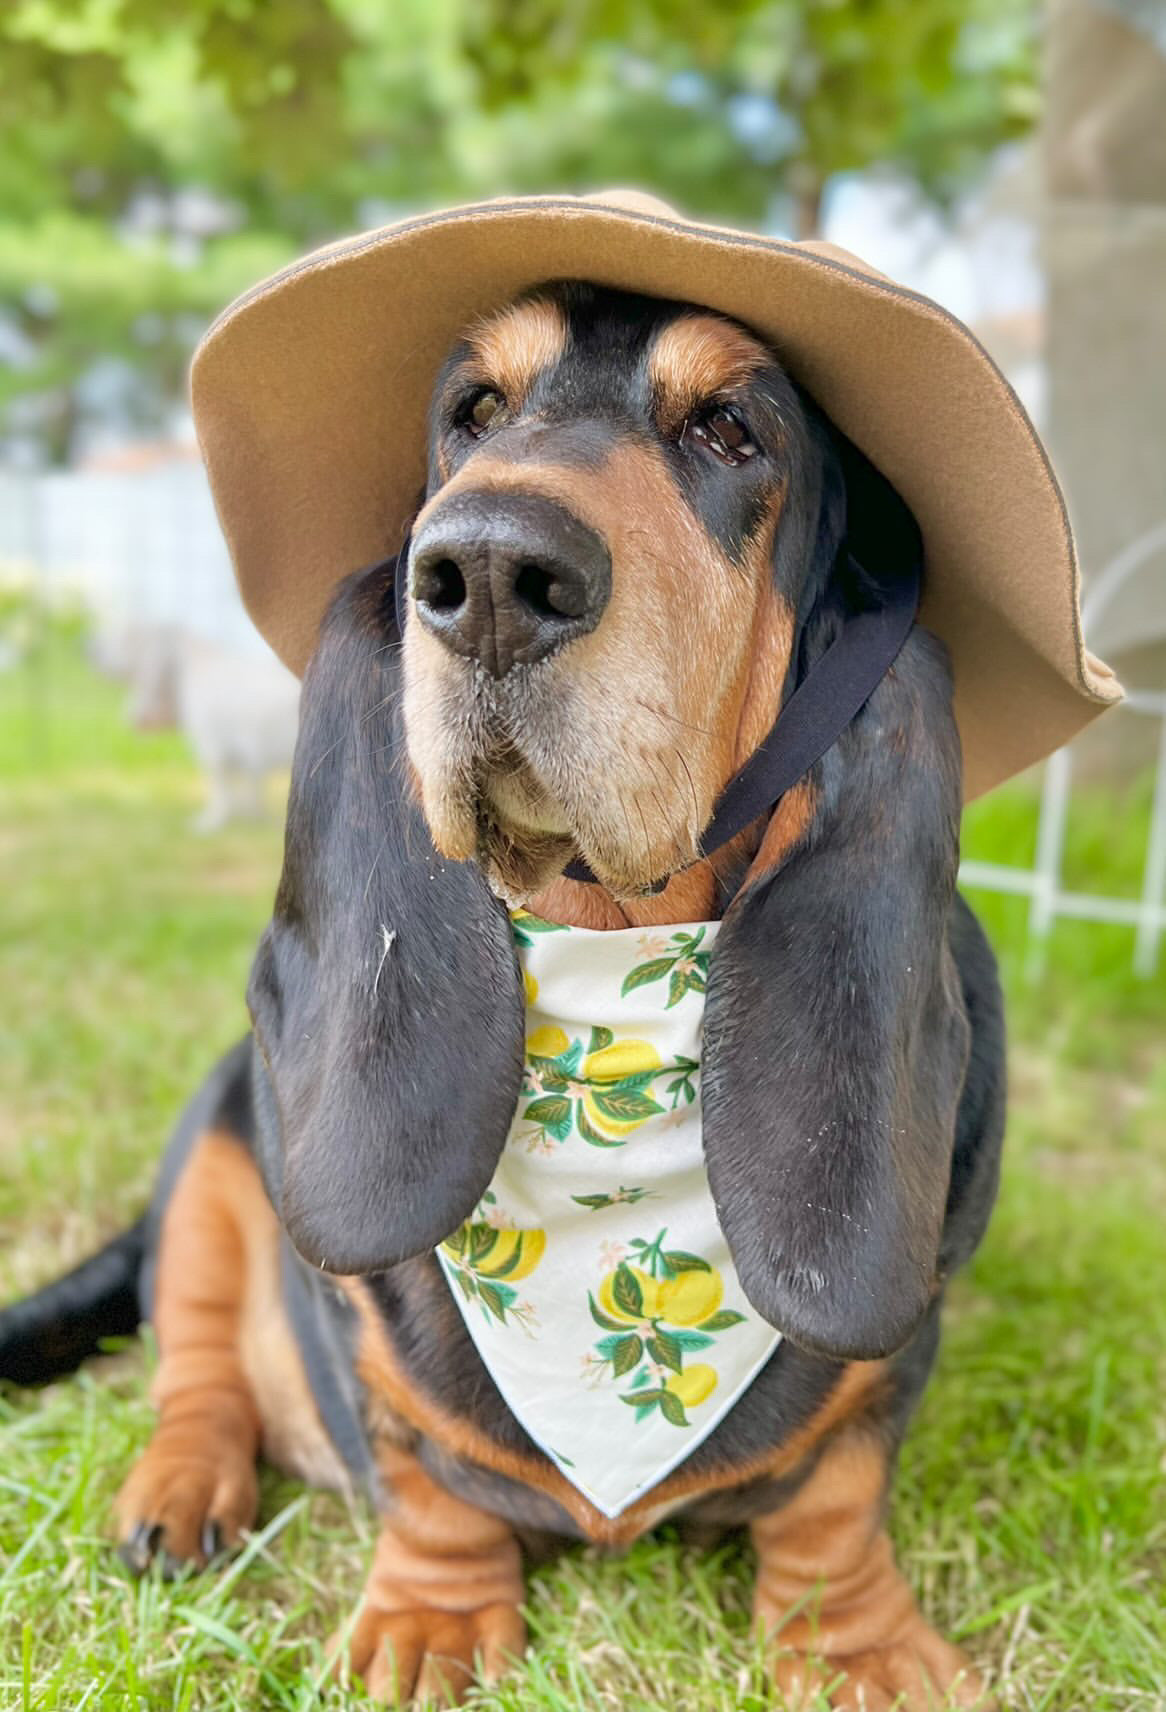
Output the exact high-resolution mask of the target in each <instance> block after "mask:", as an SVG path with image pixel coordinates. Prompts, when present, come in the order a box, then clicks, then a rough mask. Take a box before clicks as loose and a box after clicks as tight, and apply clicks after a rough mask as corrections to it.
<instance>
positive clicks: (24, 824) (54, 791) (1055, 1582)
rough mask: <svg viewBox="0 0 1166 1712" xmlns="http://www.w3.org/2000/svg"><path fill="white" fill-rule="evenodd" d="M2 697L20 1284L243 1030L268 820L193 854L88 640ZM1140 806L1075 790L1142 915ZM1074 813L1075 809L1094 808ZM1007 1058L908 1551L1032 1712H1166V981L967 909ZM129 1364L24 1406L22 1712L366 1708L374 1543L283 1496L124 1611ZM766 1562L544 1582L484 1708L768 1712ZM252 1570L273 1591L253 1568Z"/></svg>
mask: <svg viewBox="0 0 1166 1712" xmlns="http://www.w3.org/2000/svg"><path fill="white" fill-rule="evenodd" d="M24 679H25V674H20V673H16V674H14V673H9V674H8V675H7V676H6V677H0V776H3V778H4V780H5V785H4V787H3V789H4V798H5V801H4V814H3V825H2V829H0V942H2V943H3V946H4V992H5V1000H6V1003H5V1012H6V1014H5V1026H4V1029H3V1031H2V1033H0V1087H2V1089H3V1093H2V1096H0V1237H2V1239H3V1242H2V1245H0V1293H2V1294H3V1295H9V1294H12V1293H15V1292H17V1291H19V1290H23V1289H27V1288H30V1287H31V1286H32V1285H34V1284H35V1283H37V1282H39V1281H40V1280H42V1279H44V1278H46V1277H48V1276H51V1275H52V1274H53V1273H55V1272H56V1271H58V1270H60V1269H61V1268H62V1266H63V1265H64V1264H66V1263H69V1262H72V1261H73V1260H75V1259H77V1258H79V1257H80V1255H81V1254H83V1253H84V1252H85V1251H86V1250H87V1249H88V1248H90V1247H91V1246H92V1245H93V1244H94V1243H95V1242H96V1241H97V1240H99V1239H101V1238H104V1237H105V1236H108V1235H109V1234H110V1233H111V1232H113V1231H114V1230H116V1229H117V1228H118V1227H119V1226H120V1225H121V1224H123V1223H124V1222H125V1221H126V1220H127V1219H128V1218H129V1217H130V1216H131V1215H132V1214H133V1213H134V1212H136V1211H137V1210H138V1209H139V1207H140V1206H141V1204H142V1201H143V1199H144V1197H145V1195H146V1193H147V1191H148V1186H149V1183H150V1180H151V1176H152V1173H153V1169H154V1165H155V1162H156V1160H157V1158H158V1155H159V1153H160V1151H161V1148H162V1145H163V1142H164V1139H165V1136H166V1133H167V1131H168V1129H169V1127H170V1125H171V1123H172V1122H173V1120H174V1118H175V1116H176V1114H177V1112H178V1110H179V1108H180V1107H181V1105H182V1103H183V1101H184V1100H185V1099H186V1098H187V1097H188V1095H189V1094H190V1093H191V1091H192V1090H193V1088H194V1087H195V1085H196V1084H197V1082H198V1080H199V1078H200V1076H201V1075H202V1074H203V1072H204V1071H205V1069H206V1068H207V1066H208V1065H209V1063H210V1062H211V1060H212V1058H213V1057H214V1055H215V1053H217V1052H218V1051H219V1050H220V1049H221V1048H223V1047H224V1046H226V1045H228V1044H229V1043H230V1042H231V1041H232V1040H233V1039H234V1038H236V1037H237V1035H238V1034H239V1033H241V1032H242V1030H243V1029H244V1028H245V1026H246V1017H245V1012H244V1007H243V1001H242V990H243V983H244V980H245V976H246V969H247V964H248V961H249V958H250V955H251V950H252V947H253V944H254V940H255V937H256V935H257V933H258V932H259V930H260V928H261V927H262V925H263V922H264V920H265V918H266V915H267V912H268V910H269V908H270V902H271V897H272V892H273V888H274V884H275V878H276V874H277V869H278V861H279V848H280V834H279V828H278V826H277V825H276V824H275V823H274V822H272V823H271V824H267V825H252V826H242V827H232V828H230V829H228V830H226V831H224V832H222V833H218V834H215V835H214V836H213V837H209V838H202V839H200V838H198V837H195V836H194V835H192V834H191V833H190V832H189V830H188V828H189V821H190V819H191V817H192V815H193V814H194V812H195V810H196V808H197V805H198V800H199V793H198V786H197V781H196V779H195V777H194V774H193V771H192V769H191V767H190V765H189V762H188V761H187V759H186V757H185V755H184V752H183V749H182V745H181V743H180V742H179V740H178V739H177V738H175V737H174V736H172V735H159V736H152V737H149V738H141V737H137V736H134V735H133V734H131V733H128V732H127V731H126V730H125V728H124V724H123V721H122V717H121V695H120V692H119V691H118V690H117V689H116V688H114V687H112V686H110V685H108V684H106V683H103V682H101V681H100V680H98V679H97V678H95V677H93V676H92V675H91V674H90V673H88V672H87V671H85V670H84V669H83V668H82V667H81V666H80V665H79V663H78V661H77V659H76V657H75V653H74V652H72V651H70V649H68V648H66V647H61V648H58V649H56V650H55V651H54V652H53V654H52V658H51V660H50V661H49V663H48V666H47V668H46V672H45V676H44V679H43V681H38V683H37V684H35V685H30V684H29V683H28V682H26V681H24ZM1147 806H1148V798H1147V795H1146V790H1145V786H1144V784H1142V783H1139V784H1138V785H1136V786H1135V787H1133V788H1132V789H1131V791H1130V792H1129V793H1127V794H1125V795H1124V796H1122V797H1120V798H1119V797H1117V796H1115V795H1113V794H1112V793H1104V792H1101V793H1099V792H1093V791H1091V792H1089V793H1087V794H1086V793H1083V794H1082V798H1081V801H1080V804H1079V810H1078V813H1079V816H1080V818H1079V821H1078V822H1077V825H1076V826H1075V830H1074V832H1073V838H1072V841H1071V846H1070V867H1071V881H1072V883H1073V884H1078V885H1088V887H1089V889H1097V890H1114V891H1121V890H1123V889H1124V890H1126V891H1127V892H1128V891H1129V890H1130V889H1131V888H1136V884H1137V877H1138V876H1137V860H1138V859H1140V851H1141V849H1142V846H1143V844H1144V838H1145V820H1146V813H1147ZM1034 816H1035V808H1034V798H1033V794H1032V790H1031V787H1030V785H1029V784H1028V783H1027V782H1021V783H1020V784H1018V785H1015V786H1013V787H1010V788H1009V789H1007V790H1005V791H1002V792H999V793H997V794H996V796H995V797H993V798H991V799H989V801H988V802H985V803H982V804H978V805H976V806H975V808H974V809H973V810H972V812H971V813H970V815H969V824H968V836H967V848H968V852H969V854H972V855H975V856H977V857H981V858H990V859H993V860H1003V861H1024V860H1027V859H1028V855H1029V853H1030V851H1031V845H1032V838H1033V836H1034V829H1035V818H1034ZM1075 818H1076V817H1075ZM973 901H974V902H975V904H976V905H977V907H978V908H981V909H982V911H983V913H984V915H985V918H986V920H987V921H988V924H989V927H990V930H991V932H992V935H993V938H994V940H995V942H996V944H997V947H998V948H999V949H1000V951H1001V953H1002V960H1003V965H1004V969H1005V975H1006V979H1007V984H1008V989H1009V999H1010V1008H1011V1013H1012V1021H1013V1031H1014V1054H1013V1106H1012V1118H1011V1126H1010V1135H1009V1147H1008V1151H1007V1160H1006V1167H1005V1174H1004V1184H1003V1189H1002V1194H1001V1202H1000V1206H999V1209H998V1212H997V1216H996V1219H995V1221H994V1223H993V1226H992V1229H991V1231H990V1233H989V1236H988V1239H987V1241H986V1243H985V1245H984V1247H983V1249H982V1250H981V1252H980V1254H979V1255H978V1256H977V1259H976V1261H975V1263H974V1265H973V1267H972V1268H971V1270H970V1271H969V1273H968V1274H967V1275H966V1276H965V1277H963V1278H961V1279H959V1280H957V1281H956V1283H955V1285H954V1286H953V1288H952V1291H951V1296H950V1308H949V1312H948V1314H947V1317H946V1321H945V1340H944V1346H943V1352H942V1355H941V1359H940V1364H939V1368H938V1371H937V1373H936V1376H935V1379H934V1380H933V1382H932V1384H931V1386H930V1388H929V1390H928V1392H927V1395H926V1397H925V1400H924V1403H923V1406H922V1409H921V1411H920V1416H919V1419H918V1422H917V1423H916V1426H915V1428H914V1430H913V1431H912V1433H911V1435H910V1437H909V1438H908V1441H907V1445H906V1449H905V1452H904V1456H903V1462H902V1470H901V1475H900V1479H899V1482H898V1487H897V1495H896V1501H895V1508H894V1512H893V1527H894V1532H895V1535H896V1538H897V1541H898V1543H899V1546H900V1549H901V1554H902V1561H903V1563H904V1566H905V1568H906V1569H907V1572H908V1574H909V1575H910V1577H911V1579H912V1581H913V1583H914V1584H915V1586H916V1587H917V1589H918V1590H919V1592H920V1594H921V1597H922V1599H923V1602H924V1605H925V1607H926V1609H927V1611H928V1614H929V1615H930V1616H931V1618H932V1619H933V1620H934V1621H935V1622H936V1623H937V1624H938V1625H939V1626H940V1627H941V1628H942V1629H944V1630H945V1631H946V1632H948V1633H949V1634H951V1635H953V1636H959V1637H963V1639H964V1643H965V1644H966V1645H967V1646H968V1648H969V1649H970V1651H971V1652H972V1653H973V1655H974V1656H975V1657H976V1659H977V1661H978V1662H980V1663H982V1664H983V1665H985V1666H986V1667H988V1669H989V1670H990V1671H992V1672H994V1673H995V1676H996V1679H997V1685H998V1692H999V1694H1000V1697H1001V1700H1002V1703H1003V1705H1004V1706H1005V1707H1008V1708H1017V1709H1020V1708H1023V1709H1025V1712H1037V1709H1039V1712H1135V1709H1137V1712H1146V1709H1147V1708H1154V1707H1158V1708H1161V1707H1162V1706H1163V1705H1164V1704H1166V1701H1164V1700H1163V1681H1164V1680H1166V1662H1164V1661H1166V1620H1164V1618H1163V1613H1162V1605H1161V1597H1160V1590H1161V1585H1162V1578H1163V1574H1164V1572H1166V1517H1164V1515H1163V1506H1162V1501H1161V1466H1160V1459H1161V1457H1162V1454H1163V1434H1164V1431H1166V1420H1164V1417H1163V1404H1162V1399H1163V1395H1164V1394H1166V1391H1164V1385H1163V1380H1164V1377H1166V1375H1164V1372H1163V1350H1164V1349H1166V1276H1164V1274H1166V1266H1164V1264H1163V1258H1162V1253H1163V1251H1162V1237H1161V1232H1162V1226H1163V1218H1164V1216H1166V1159H1164V1139H1163V1138H1164V1134H1166V1071H1164V1069H1163V1065H1162V1060H1161V1025H1162V1016H1163V994H1164V983H1163V981H1162V980H1161V979H1159V980H1158V981H1155V982H1143V981H1139V980H1138V979H1137V977H1135V976H1134V974H1133V972H1132V969H1131V950H1132V935H1131V934H1130V933H1129V932H1127V931H1125V930H1108V929H1106V930H1101V929H1096V928H1088V927H1082V926H1081V925H1080V924H1061V925H1059V926H1058V927H1057V929H1056V932H1055V934H1054V938H1053V943H1052V946H1051V949H1050V956H1049V962H1048V968H1047V970H1046V972H1045V974H1044V976H1043V977H1042V978H1041V979H1040V980H1039V981H1034V980H1032V979H1030V978H1029V977H1027V976H1026V974H1025V966H1026V957H1025V946H1024V941H1023V924H1024V915H1025V906H1024V904H1023V903H1022V902H1020V901H1019V900H1016V899H1000V898H992V897H988V896H987V895H985V894H979V893H977V894H973ZM144 1360H145V1358H144V1357H143V1354H142V1353H141V1352H140V1350H139V1349H138V1348H137V1346H135V1347H134V1348H133V1349H132V1350H130V1351H128V1352H126V1353H125V1354H123V1355H119V1356H116V1357H114V1358H112V1359H111V1360H110V1361H107V1362H104V1363H101V1364H98V1365H95V1366H94V1367H93V1368H92V1369H91V1370H90V1371H89V1372H87V1373H83V1374H82V1375H80V1376H79V1377H78V1378H77V1379H76V1380H73V1381H71V1382H69V1383H66V1384H62V1385H57V1386H53V1387H51V1388H49V1389H48V1390H46V1391H45V1392H43V1393H41V1394H39V1395H37V1396H31V1397H30V1396H24V1395H17V1394H14V1395H11V1396H9V1397H6V1398H0V1444H2V1447H3V1453H4V1454H3V1458H2V1461H0V1706H3V1707H5V1708H7V1707H12V1708H20V1709H21V1712H25V1709H27V1712H32V1709H33V1708H49V1707H53V1708H56V1707H60V1708H63V1709H67V1712H80V1709H82V1708H89V1707H95V1708H102V1709H104V1712H114V1709H117V1712H122V1709H125V1708H142V1709H146V1708H149V1709H154V1708H157V1709H158V1712H162V1709H166V1712H204V1709H205V1712H234V1709H241V1708H244V1707H246V1708H248V1709H253V1708H272V1709H280V1712H309V1709H310V1708H311V1709H315V1708H318V1707H319V1708H324V1709H325V1712H327V1709H328V1708H330V1707H339V1706H341V1705H343V1704H348V1703H350V1701H351V1696H347V1695H345V1694H343V1693H341V1691H340V1690H338V1689H336V1688H334V1687H329V1686H327V1685H326V1684H325V1673H326V1665H327V1658H326V1653H325V1642H326V1638H327V1636H328V1635H329V1634H330V1633H331V1632H332V1631H333V1630H334V1629H336V1628H337V1627H338V1626H340V1625H341V1624H343V1622H344V1621H345V1619H346V1617H347V1615H348V1613H349V1611H350V1609H351V1606H352V1604H353V1601H354V1600H355V1598H356V1596H357V1594H358V1592H359V1587H360V1583H361V1581H362V1578H363V1574H364V1569H365V1565H366V1563H367V1560H368V1557H369V1554H370V1552H371V1547H372V1538H373V1526H372V1522H371V1519H370V1518H369V1517H368V1516H367V1515H365V1514H363V1513H355V1514H354V1513H352V1512H350V1510H349V1508H348V1507H347V1506H346V1505H345V1504H344V1503H343V1502H341V1501H340V1500H338V1499H336V1498H333V1497H328V1496H326V1495H321V1494H318V1493H311V1494H304V1493H302V1492H301V1490H300V1489H299V1488H298V1487H296V1486H295V1485H294V1484H293V1483H290V1482H287V1481H283V1480H280V1479H277V1478H275V1477H274V1476H270V1475H269V1476H268V1477H267V1478H266V1479H265V1483H264V1502H263V1507H262V1519H261V1525H260V1531H259V1532H258V1533H257V1534H256V1535H255V1536H253V1537H252V1540H251V1542H250V1544H249V1546H248V1547H247V1554H248V1555H249V1561H248V1562H246V1564H245V1565H244V1566H241V1565H240V1564H239V1563H236V1564H235V1565H233V1566H228V1567H227V1568H226V1569H225V1570H224V1571H222V1572H221V1573H219V1574H217V1575H212V1576H208V1577H203V1578H201V1579H200V1578H190V1579H187V1580H184V1581H180V1582H178V1583H176V1584H173V1585H170V1586H166V1585H163V1584H162V1583H160V1582H158V1581H156V1580H152V1579H147V1580H146V1581H144V1582H142V1583H140V1584H133V1583H131V1582H129V1581H128V1580H127V1579H126V1578H125V1576H124V1575H123V1574H122V1572H121V1570H120V1569H119V1567H118V1564H117V1562H116V1560H115V1559H114V1558H113V1556H112V1554H111V1553H110V1551H109V1548H108V1544H107V1542H106V1530H107V1526H108V1522H107V1518H108V1509H109V1503H110V1500H111V1498H112V1496H113V1493H114V1492H115V1490H116V1488H117V1486H118V1484H119V1482H120V1480H121V1478H122V1476H123V1474H124V1471H125V1470H126V1468H127V1467H128V1465H129V1463H130V1461H131V1459H132V1457H133V1455H134V1453H135V1451H136V1450H137V1449H138V1448H140V1446H141V1445H142V1444H144V1442H145V1439H146V1437H147V1435H148V1432H149V1427H150V1420H151V1416H150V1410H149V1407H148V1404H147V1402H146V1398H145V1382H146V1375H145V1372H144ZM749 1568H750V1566H749V1556H748V1551H747V1549H746V1548H744V1547H743V1546H742V1545H741V1544H740V1543H738V1542H732V1541H730V1542H728V1543H726V1544H725V1545H724V1546H722V1547H721V1548H719V1549H717V1550H715V1551H709V1550H697V1549H695V1548H693V1547H689V1546H685V1545H682V1544H680V1543H679V1542H678V1540H677V1538H675V1537H674V1536H673V1535H672V1534H671V1533H669V1532H667V1531H665V1533H664V1534H662V1535H661V1536H658V1537H656V1538H653V1539H651V1540H648V1541H643V1542H641V1543H640V1544H638V1545H637V1546H636V1547H635V1548H634V1549H633V1550H632V1551H631V1552H630V1553H629V1554H628V1555H627V1556H626V1557H624V1558H622V1559H618V1560H615V1559H608V1558H604V1557H602V1556H600V1555H599V1554H598V1553H595V1552H592V1551H584V1550H572V1551H570V1552H568V1553H567V1554H566V1556H565V1557H563V1558H562V1559H561V1560H559V1561H557V1562H555V1563H553V1564H552V1565H549V1566H547V1567H544V1568H541V1569H539V1570H537V1571H535V1572H534V1573H533V1574H532V1577H531V1581H530V1589H529V1608H530V1621H531V1631H532V1650H531V1653H530V1654H529V1656H528V1659H527V1660H526V1661H525V1663H524V1665H523V1668H522V1670H521V1671H520V1673H519V1674H518V1675H516V1676H515V1677H514V1678H513V1679H512V1680H511V1681H509V1682H508V1683H506V1684H503V1685H501V1686H500V1687H499V1688H497V1689H494V1690H490V1691H485V1690H483V1691H481V1692H479V1693H478V1694H477V1695H476V1697H475V1698H474V1701H473V1704H475V1705H477V1706H479V1707H482V1708H490V1709H492V1712H567V1709H571V1712H575V1709H577V1708H595V1709H596V1712H599V1709H602V1712H610V1709H616V1708H621V1709H623V1708H626V1709H628V1712H655V1709H657V1708H660V1709H665V1708H667V1709H668V1712H698V1709H699V1712H722V1709H723V1712H730V1709H735V1708H744V1709H747V1712H754V1709H756V1712H761V1709H763V1708H769V1707H773V1706H775V1705H776V1702H775V1700H774V1697H773V1695H772V1693H771V1691H770V1690H769V1689H768V1688H767V1686H766V1683H765V1678H764V1672H763V1669H762V1661H761V1657H760V1653H759V1650H758V1647H757V1645H756V1643H755V1641H754V1639H753V1637H752V1636H751V1634H750V1631H749V1621H748V1610H749ZM244 1570H245V1572H244Z"/></svg>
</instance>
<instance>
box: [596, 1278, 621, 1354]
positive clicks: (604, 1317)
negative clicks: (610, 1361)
mask: <svg viewBox="0 0 1166 1712" xmlns="http://www.w3.org/2000/svg"><path fill="white" fill-rule="evenodd" d="M587 1304H588V1306H589V1307H590V1309H591V1318H592V1319H593V1320H594V1321H595V1324H596V1325H597V1326H602V1327H603V1329H604V1331H605V1332H623V1331H626V1330H627V1327H626V1326H625V1325H624V1324H623V1322H622V1321H620V1320H613V1319H612V1318H611V1315H610V1314H605V1313H604V1311H603V1309H602V1308H601V1307H600V1306H599V1304H598V1302H597V1301H596V1300H595V1297H594V1296H593V1295H592V1294H591V1292H590V1290H588V1292H587ZM606 1342H607V1339H606V1338H601V1339H600V1341H599V1343H598V1344H597V1345H596V1348H597V1349H598V1350H599V1352H600V1354H604V1353H606V1352H605V1351H604V1348H603V1346H604V1344H605V1343H606Z"/></svg>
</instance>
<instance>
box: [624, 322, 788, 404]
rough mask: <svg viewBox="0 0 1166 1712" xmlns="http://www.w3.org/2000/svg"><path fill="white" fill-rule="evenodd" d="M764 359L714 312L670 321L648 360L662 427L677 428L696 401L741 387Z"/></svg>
mask: <svg viewBox="0 0 1166 1712" xmlns="http://www.w3.org/2000/svg"><path fill="white" fill-rule="evenodd" d="M768 360H769V357H768V353H767V352H766V350H765V348H764V347H763V346H762V345H760V344H759V343H758V342H757V340H756V339H754V338H751V337H750V335H749V334H748V333H746V332H744V331H743V329H742V328H740V327H734V326H733V324H732V323H731V322H729V321H722V320H721V319H720V318H719V317H718V316H716V315H682V316H681V317H680V319H679V320H678V321H672V322H670V323H669V325H668V326H667V327H665V328H664V330H663V332H662V333H661V334H660V336H659V337H658V339H657V340H656V343H655V344H654V345H653V346H652V352H651V356H650V357H649V359H648V377H649V379H650V381H651V383H652V390H653V392H654V393H655V395H656V401H657V411H658V414H659V418H660V426H661V428H662V429H663V430H664V432H665V433H678V432H679V430H680V429H681V428H682V427H683V426H684V422H685V418H686V417H687V416H688V415H689V414H690V412H691V411H692V410H693V409H695V407H696V406H697V405H698V404H701V403H703V402H704V401H705V400H706V399H709V398H714V397H715V396H716V395H717V393H719V392H726V391H729V390H730V389H731V388H733V387H738V386H744V385H745V384H746V382H747V381H749V380H751V379H752V377H753V376H754V375H755V374H756V373H757V371H758V369H759V368H761V367H762V366H763V365H764V364H765V363H766V362H767V361H768Z"/></svg>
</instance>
